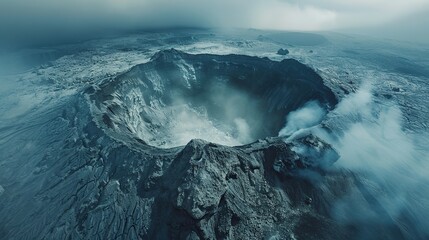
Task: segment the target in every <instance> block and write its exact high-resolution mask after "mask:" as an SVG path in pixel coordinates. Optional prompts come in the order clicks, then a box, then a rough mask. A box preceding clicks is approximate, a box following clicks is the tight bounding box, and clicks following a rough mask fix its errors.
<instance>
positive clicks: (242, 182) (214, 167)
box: [0, 50, 401, 239]
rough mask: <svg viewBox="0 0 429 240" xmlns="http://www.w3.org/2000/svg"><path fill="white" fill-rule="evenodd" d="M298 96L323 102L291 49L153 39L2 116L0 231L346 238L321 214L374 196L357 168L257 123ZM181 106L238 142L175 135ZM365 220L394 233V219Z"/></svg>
mask: <svg viewBox="0 0 429 240" xmlns="http://www.w3.org/2000/svg"><path fill="white" fill-rule="evenodd" d="M233 94H236V95H238V96H242V99H232V100H231V99H228V98H229V97H230V96H233ZM178 99H180V102H179V103H177V101H178ZM309 100H318V101H319V102H321V104H322V105H324V106H325V107H326V108H327V109H329V108H330V106H333V105H335V103H336V100H335V98H334V97H333V94H332V93H331V91H330V90H329V89H328V88H326V87H324V86H323V82H322V80H321V78H320V77H319V76H318V75H317V74H315V73H314V72H313V71H312V70H311V69H309V68H308V67H306V66H304V65H302V64H300V63H298V62H297V61H294V60H285V61H282V62H273V61H270V60H268V59H261V58H255V57H247V56H237V55H228V56H215V55H188V54H185V53H181V52H177V51H175V50H169V51H163V52H160V53H158V54H156V55H155V56H154V57H153V59H152V60H151V61H150V62H149V63H147V64H143V65H139V66H136V67H134V68H132V69H131V70H130V71H128V72H127V73H124V74H123V75H120V76H119V77H116V78H112V79H110V80H108V81H106V82H105V83H103V84H101V85H99V86H93V87H91V88H89V89H86V91H85V92H82V93H79V94H77V95H73V96H70V97H68V98H67V99H64V100H63V101H61V102H60V103H58V104H57V105H56V106H54V107H52V106H51V107H50V108H49V109H44V110H43V111H40V112H36V113H33V114H32V115H31V118H27V119H22V120H20V121H18V122H16V123H14V124H12V123H11V124H10V127H8V128H5V129H2V131H1V135H0V139H1V140H0V141H1V145H0V152H1V153H3V154H4V156H5V159H3V160H1V162H0V163H1V165H0V166H1V168H0V181H1V182H0V183H1V187H0V216H1V217H0V239H261V238H267V239H353V238H358V237H359V236H358V235H356V234H355V233H356V232H357V230H356V227H357V226H354V225H353V224H351V223H347V224H346V223H341V222H337V221H335V220H334V219H333V218H331V210H332V208H333V206H334V204H335V203H336V201H337V200H339V199H342V198H343V197H344V196H346V195H347V194H348V193H350V192H356V194H355V196H360V197H361V198H362V199H363V201H366V202H367V203H368V209H372V208H375V206H374V203H373V202H372V201H371V198H370V196H368V193H366V192H365V191H364V189H363V188H362V185H361V184H359V181H360V180H359V178H358V177H356V176H354V175H353V174H352V173H350V172H346V171H342V170H338V169H335V168H334V167H333V164H334V163H335V161H336V160H337V158H338V155H337V154H336V152H335V150H334V149H332V147H331V146H330V145H329V144H327V143H325V142H323V141H322V140H320V139H318V138H317V137H314V136H312V135H307V136H302V137H300V138H297V139H295V140H294V141H291V142H287V143H286V142H284V141H283V140H282V139H280V138H276V137H270V136H275V135H276V134H277V132H278V130H279V129H280V128H281V126H283V124H284V118H285V116H286V115H287V113H288V112H289V111H291V110H294V109H296V108H298V107H300V106H301V105H302V104H304V103H306V102H307V101H309ZM241 101H243V103H241V104H240V102H241ZM232 104H237V105H236V106H237V107H234V106H233V105H232ZM181 109H186V110H184V112H185V113H184V115H185V116H186V115H192V114H194V113H195V115H196V116H197V117H190V118H188V119H191V120H192V121H190V122H189V124H190V126H191V127H190V128H189V129H191V130H192V129H194V128H200V129H203V130H204V129H209V130H210V129H211V130H212V131H213V132H210V133H207V132H204V133H203V135H206V136H207V137H208V138H209V137H211V136H212V135H210V134H212V133H214V134H218V135H217V136H220V137H219V139H221V140H222V139H223V140H225V139H226V140H225V141H224V142H226V143H229V144H230V145H240V144H241V143H249V144H245V145H240V146H235V147H231V146H226V145H221V144H217V143H210V142H208V141H204V140H198V139H194V140H191V141H189V142H187V144H186V145H185V146H182V145H181V141H176V139H175V138H176V137H177V136H178V135H177V134H175V132H174V131H171V129H173V130H177V129H179V128H182V127H183V126H182V125H178V126H179V127H178V128H174V126H176V125H174V124H176V123H177V122H178V121H183V120H184V119H182V118H180V116H182V115H183V114H176V113H177V111H179V110H180V111H182V110H181ZM228 109H232V111H231V112H226V111H227V110H228ZM236 119H242V120H243V121H245V122H247V125H248V126H250V127H251V129H250V130H249V131H244V132H246V133H247V134H248V135H249V136H250V137H247V138H244V137H243V138H240V134H241V135H243V130H240V127H239V126H238V125H243V124H235V125H234V123H235V122H237V120H236ZM174 121H176V123H175V122H174ZM201 121H207V122H208V123H209V124H208V125H207V124H203V125H198V124H200V123H201ZM253 121H255V122H253ZM207 126H208V128H207ZM185 129H186V128H185ZM189 129H186V130H189ZM234 131H236V132H234ZM240 131H242V133H240ZM28 136H32V138H31V141H30V140H28ZM186 136H195V133H191V134H188V133H187V135H186ZM197 136H199V135H197ZM266 137H267V138H266ZM259 138H263V139H262V140H256V139H259ZM185 139H186V138H183V139H182V140H185ZM228 139H232V140H233V141H229V142H228V141H227V140H228ZM253 140H256V141H253ZM169 147H171V148H169ZM303 148H305V149H306V151H302V149H303ZM365 199H368V200H365ZM371 227H372V226H368V229H370V230H371ZM377 229H378V232H379V233H377V234H378V236H379V237H381V238H392V236H394V237H395V238H399V239H400V238H401V235H400V234H398V232H397V231H396V227H395V225H394V224H393V223H385V224H384V223H383V224H380V225H379V226H377Z"/></svg>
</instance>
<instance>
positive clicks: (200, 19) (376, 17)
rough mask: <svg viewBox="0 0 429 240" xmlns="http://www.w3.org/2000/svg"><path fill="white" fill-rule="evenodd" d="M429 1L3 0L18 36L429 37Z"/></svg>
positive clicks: (5, 16) (7, 23)
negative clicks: (252, 32)
mask: <svg viewBox="0 0 429 240" xmlns="http://www.w3.org/2000/svg"><path fill="white" fill-rule="evenodd" d="M426 23H429V0H1V1H0V34H1V35H2V36H3V38H4V39H9V40H17V39H23V38H27V39H28V38H30V39H31V38H37V37H41V38H42V37H43V36H44V37H46V36H52V37H55V36H59V35H61V34H67V33H69V34H71V33H72V34H85V33H87V32H93V31H105V30H113V29H134V28H140V29H141V28H157V27H175V26H195V27H216V28H236V27H240V28H258V29H276V30H293V31H339V32H341V31H346V32H352V33H353V32H355V33H363V34H365V33H367V34H371V35H379V36H386V37H391V38H397V39H403V40H412V41H414V40H415V41H419V42H429V31H428V30H426V28H427V27H426V26H427V24H426Z"/></svg>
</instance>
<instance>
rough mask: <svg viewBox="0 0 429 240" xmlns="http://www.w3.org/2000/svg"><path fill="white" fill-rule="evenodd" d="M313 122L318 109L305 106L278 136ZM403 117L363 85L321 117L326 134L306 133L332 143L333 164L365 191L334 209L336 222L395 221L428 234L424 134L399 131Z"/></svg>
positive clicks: (358, 191)
mask: <svg viewBox="0 0 429 240" xmlns="http://www.w3.org/2000/svg"><path fill="white" fill-rule="evenodd" d="M319 108H320V106H319ZM310 115H311V116H310ZM316 119H317V120H320V119H321V110H320V109H318V108H317V105H314V104H307V105H306V106H304V107H303V108H302V109H300V110H297V111H295V112H293V113H291V114H290V115H289V116H288V117H287V120H288V121H287V124H286V127H285V128H284V129H282V131H281V132H280V136H288V135H291V134H292V135H296V134H297V132H298V133H299V132H302V131H304V130H303V129H307V130H308V127H311V125H313V124H315V123H316V124H317V122H318V121H316ZM403 119H404V117H403V114H402V112H401V111H400V109H399V108H398V107H397V106H395V105H394V104H392V103H387V104H386V103H383V104H380V103H377V102H376V101H375V98H374V97H373V95H372V87H371V85H370V84H364V85H363V86H362V87H361V88H360V89H359V90H358V91H357V92H356V93H353V94H350V95H349V96H347V97H346V98H345V99H343V100H342V101H341V102H340V103H339V104H338V105H337V107H336V109H334V110H333V111H331V112H330V113H329V114H327V115H326V120H325V123H326V124H327V125H328V126H329V127H330V129H331V130H332V132H329V133H327V132H326V131H324V130H323V129H322V128H320V127H317V126H316V127H312V128H311V129H310V130H308V131H311V132H312V133H314V134H316V135H318V136H319V137H321V138H322V139H324V140H325V141H327V142H329V143H331V144H332V145H333V147H334V148H335V149H336V150H337V152H338V153H339V155H340V159H339V160H338V162H337V163H336V164H335V166H337V167H341V168H345V169H349V170H352V171H353V172H355V173H358V174H359V176H360V178H361V182H362V184H363V186H364V188H365V190H364V191H362V189H356V190H354V191H352V192H351V193H350V194H349V196H347V197H346V198H344V199H341V200H339V201H338V203H337V204H336V205H335V207H334V210H333V216H334V217H336V218H337V219H338V220H340V221H341V222H345V223H347V222H349V223H364V224H369V223H371V222H374V223H397V224H398V225H400V226H401V229H402V230H403V231H402V232H407V231H411V232H413V234H414V233H417V234H422V235H424V234H429V230H428V229H429V223H428V222H427V221H426V217H427V216H429V199H428V198H427V196H429V154H428V150H427V147H425V146H426V145H425V144H427V142H428V136H427V134H425V133H415V134H411V133H408V132H405V130H404V128H403ZM307 123H308V124H307ZM293 130H295V133H292V131H293ZM364 192H365V193H364ZM367 196H371V198H374V199H375V202H376V204H375V205H374V202H371V201H369V200H368V197H367ZM370 202H371V203H370ZM374 206H376V207H374ZM374 208H375V209H374ZM404 216H406V217H404ZM403 219H407V220H406V221H405V220H403ZM404 229H408V230H404Z"/></svg>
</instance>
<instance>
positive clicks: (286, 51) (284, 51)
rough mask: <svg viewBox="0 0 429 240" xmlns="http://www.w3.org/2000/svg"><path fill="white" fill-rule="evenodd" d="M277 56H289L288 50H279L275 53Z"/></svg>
mask: <svg viewBox="0 0 429 240" xmlns="http://www.w3.org/2000/svg"><path fill="white" fill-rule="evenodd" d="M277 54H278V55H282V56H285V55H288V54H289V50H287V49H284V48H280V49H279V50H278V51H277Z"/></svg>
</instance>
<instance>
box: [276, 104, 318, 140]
mask: <svg viewBox="0 0 429 240" xmlns="http://www.w3.org/2000/svg"><path fill="white" fill-rule="evenodd" d="M325 115H326V111H325V110H324V109H323V108H322V107H320V105H319V104H318V103H317V102H316V101H310V102H308V103H306V104H305V105H304V106H303V107H302V108H301V109H298V110H296V111H293V112H291V113H289V115H288V116H287V119H286V126H285V127H284V128H283V129H281V130H280V132H279V137H285V136H290V135H292V134H293V133H295V132H297V131H298V130H300V129H306V128H309V127H313V126H315V125H317V124H319V123H320V122H321V121H322V119H323V117H325Z"/></svg>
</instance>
